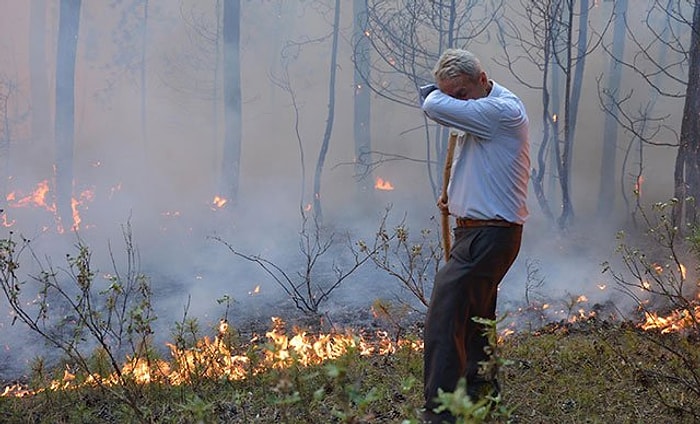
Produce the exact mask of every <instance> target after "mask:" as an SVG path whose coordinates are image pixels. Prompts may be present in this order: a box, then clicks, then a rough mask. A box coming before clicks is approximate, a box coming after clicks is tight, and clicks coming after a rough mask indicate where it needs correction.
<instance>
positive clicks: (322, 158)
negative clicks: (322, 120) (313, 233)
mask: <svg viewBox="0 0 700 424" xmlns="http://www.w3.org/2000/svg"><path fill="white" fill-rule="evenodd" d="M339 34H340V0H335V8H334V14H333V41H332V43H331V61H330V69H329V70H330V76H329V78H328V115H327V116H326V129H325V131H324V133H323V140H322V141H321V149H320V151H319V153H318V159H317V161H316V171H315V172H314V188H313V190H314V197H313V212H314V219H315V221H316V222H317V223H322V222H323V210H322V209H321V178H322V177H323V166H324V164H325V162H326V154H327V153H328V146H329V145H330V141H331V134H332V133H333V120H334V118H335V80H336V69H337V67H338V36H339Z"/></svg>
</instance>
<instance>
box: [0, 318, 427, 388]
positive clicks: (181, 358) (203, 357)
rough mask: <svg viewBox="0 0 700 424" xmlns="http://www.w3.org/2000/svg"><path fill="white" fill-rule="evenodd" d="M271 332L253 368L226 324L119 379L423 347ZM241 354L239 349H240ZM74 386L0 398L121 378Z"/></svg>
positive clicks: (102, 380)
mask: <svg viewBox="0 0 700 424" xmlns="http://www.w3.org/2000/svg"><path fill="white" fill-rule="evenodd" d="M272 323H273V328H272V329H271V330H270V331H268V332H267V333H266V334H265V337H264V338H258V337H254V338H253V339H251V340H250V342H249V343H248V344H247V345H246V348H247V349H250V348H251V347H257V354H258V355H259V358H261V360H259V361H258V362H257V363H255V364H253V363H252V361H251V359H250V358H249V357H248V356H247V355H246V353H245V352H244V351H242V352H236V351H234V350H235V346H233V345H232V344H231V343H229V342H227V340H228V335H229V330H230V329H229V324H228V323H226V322H224V321H222V322H220V324H219V328H218V334H217V335H216V336H215V337H214V338H213V339H210V338H209V337H204V338H202V339H201V340H199V341H197V343H196V344H195V346H193V347H191V348H186V349H181V348H178V347H177V346H175V345H174V344H167V346H168V348H169V350H170V355H171V358H172V359H171V361H165V360H146V359H144V358H139V359H133V358H127V360H126V362H125V363H124V364H123V366H122V368H121V373H122V375H123V376H129V377H131V378H133V380H134V381H135V382H137V383H140V384H148V383H154V382H159V383H166V384H170V385H182V384H186V383H188V382H190V381H192V380H193V379H194V378H211V379H221V378H226V379H228V380H242V379H245V378H247V377H249V376H251V375H256V374H259V373H262V372H265V371H266V370H268V369H282V368H287V367H289V366H292V365H295V364H297V365H300V366H304V367H307V366H311V365H318V364H321V363H323V362H324V361H328V360H332V359H336V358H339V357H340V356H342V355H345V354H347V353H349V352H350V351H353V352H355V353H356V354H357V355H360V356H370V355H390V354H392V353H395V352H396V350H397V349H398V348H399V347H402V346H408V347H410V348H411V349H414V350H416V351H420V350H422V348H423V346H422V342H420V341H417V340H408V339H399V340H392V339H391V338H390V337H389V336H388V334H387V333H386V332H383V331H377V332H375V333H373V334H371V335H364V334H362V333H359V332H351V331H348V332H345V333H320V334H315V335H312V334H309V333H308V332H306V331H303V330H294V333H293V334H292V335H291V336H289V335H287V334H286V330H285V326H286V324H285V322H284V321H283V320H282V319H280V318H277V317H273V318H272ZM238 347H239V348H240V346H238ZM81 380H83V381H84V382H82V383H80V384H78V383H76V381H77V379H76V375H75V373H74V372H72V371H70V370H65V372H64V375H63V378H62V379H57V380H54V381H52V382H51V384H50V385H49V386H48V387H46V388H43V389H29V388H27V387H25V386H22V385H19V384H18V385H13V386H8V387H5V389H4V390H3V391H2V392H0V396H15V397H24V396H32V395H35V394H37V393H41V392H43V391H47V390H50V391H56V390H71V389H77V388H80V387H91V386H96V385H98V383H99V384H101V385H106V386H110V385H115V384H119V381H120V379H119V377H118V376H117V375H116V373H112V374H111V375H109V376H107V377H100V376H98V375H91V376H88V377H87V378H84V379H81Z"/></svg>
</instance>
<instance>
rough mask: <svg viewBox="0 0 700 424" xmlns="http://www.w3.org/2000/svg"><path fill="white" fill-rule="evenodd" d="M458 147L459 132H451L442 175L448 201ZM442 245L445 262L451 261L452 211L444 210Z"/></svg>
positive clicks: (443, 194) (445, 197) (445, 196)
mask: <svg viewBox="0 0 700 424" xmlns="http://www.w3.org/2000/svg"><path fill="white" fill-rule="evenodd" d="M456 145H457V132H456V131H452V132H450V138H449V140H448V142H447V155H446V156H445V169H444V172H443V174H442V198H443V199H444V200H445V201H447V185H448V184H449V183H450V176H451V175H452V160H453V158H454V153H455V146H456ZM442 243H443V248H444V250H445V262H447V261H448V260H449V259H450V249H451V248H452V234H451V227H450V211H449V210H447V209H443V210H442Z"/></svg>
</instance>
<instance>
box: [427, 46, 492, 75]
mask: <svg viewBox="0 0 700 424" xmlns="http://www.w3.org/2000/svg"><path fill="white" fill-rule="evenodd" d="M481 72H482V68H481V62H480V61H479V59H478V58H477V57H476V56H475V55H474V54H473V53H471V52H469V51H467V50H463V49H447V50H445V51H444V52H443V53H442V54H441V55H440V59H438V61H437V63H436V64H435V67H434V68H433V76H434V77H435V80H436V81H443V80H449V79H452V78H455V77H458V76H460V75H467V76H468V77H470V78H472V79H476V78H478V77H479V75H480V74H481Z"/></svg>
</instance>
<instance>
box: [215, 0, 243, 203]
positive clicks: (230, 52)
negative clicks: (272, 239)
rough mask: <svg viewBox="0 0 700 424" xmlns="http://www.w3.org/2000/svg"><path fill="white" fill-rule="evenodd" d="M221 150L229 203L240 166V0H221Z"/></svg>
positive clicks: (223, 188) (234, 197)
mask: <svg viewBox="0 0 700 424" xmlns="http://www.w3.org/2000/svg"><path fill="white" fill-rule="evenodd" d="M223 15H224V24H223V33H224V34H223V36H224V66H223V78H224V149H223V157H222V160H221V181H220V184H221V193H223V195H224V197H226V199H228V200H229V201H230V202H231V204H233V205H237V204H238V202H239V200H240V199H239V198H238V197H239V196H238V192H239V183H240V172H241V171H240V168H241V143H242V138H243V130H242V124H243V120H242V115H241V114H242V102H241V58H240V51H241V2H240V0H224V9H223Z"/></svg>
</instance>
